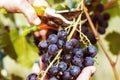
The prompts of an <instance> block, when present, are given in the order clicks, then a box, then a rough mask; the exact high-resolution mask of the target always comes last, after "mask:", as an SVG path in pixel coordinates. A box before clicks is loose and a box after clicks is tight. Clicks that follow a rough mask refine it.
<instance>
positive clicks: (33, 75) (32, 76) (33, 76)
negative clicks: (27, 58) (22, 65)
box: [27, 73, 37, 80]
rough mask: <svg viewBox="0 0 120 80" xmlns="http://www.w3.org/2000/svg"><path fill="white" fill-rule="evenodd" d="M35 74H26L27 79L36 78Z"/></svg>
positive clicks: (32, 79)
mask: <svg viewBox="0 0 120 80" xmlns="http://www.w3.org/2000/svg"><path fill="white" fill-rule="evenodd" d="M36 78H37V74H35V73H31V74H30V75H28V77H27V80H37V79H36Z"/></svg>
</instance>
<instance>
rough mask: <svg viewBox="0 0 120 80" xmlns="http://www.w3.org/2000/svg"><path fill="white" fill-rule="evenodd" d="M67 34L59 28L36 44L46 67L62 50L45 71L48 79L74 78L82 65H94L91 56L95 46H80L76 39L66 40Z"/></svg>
mask: <svg viewBox="0 0 120 80" xmlns="http://www.w3.org/2000/svg"><path fill="white" fill-rule="evenodd" d="M67 36H68V34H67V32H66V31H65V30H60V31H58V33H57V34H51V35H49V36H48V39H47V40H46V41H41V42H39V44H38V47H39V49H40V50H41V52H42V53H43V55H42V58H41V61H42V63H44V64H45V65H46V66H47V67H48V66H49V64H50V63H51V61H53V60H54V58H55V57H56V55H57V54H58V52H59V51H60V50H62V52H61V54H60V56H59V57H57V60H56V61H55V62H54V63H53V64H52V66H51V67H50V69H49V70H48V72H47V75H48V76H49V78H50V79H49V80H75V79H76V78H77V77H78V75H79V74H80V72H81V70H82V69H83V68H84V67H86V66H92V65H94V59H93V58H94V57H95V56H96V54H97V49H96V47H95V46H93V45H90V46H88V47H87V48H82V47H81V46H80V43H79V40H78V39H76V38H72V39H71V40H70V41H67ZM47 67H46V68H47ZM45 70H46V69H45ZM32 75H33V74H32ZM34 76H35V75H34ZM30 77H31V76H29V79H28V80H36V79H30Z"/></svg>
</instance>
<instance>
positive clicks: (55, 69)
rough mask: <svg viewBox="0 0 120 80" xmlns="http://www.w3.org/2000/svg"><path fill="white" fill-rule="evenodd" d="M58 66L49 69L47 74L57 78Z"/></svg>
mask: <svg viewBox="0 0 120 80" xmlns="http://www.w3.org/2000/svg"><path fill="white" fill-rule="evenodd" d="M58 71H59V70H58V66H52V67H51V68H50V69H49V74H50V76H57V75H58Z"/></svg>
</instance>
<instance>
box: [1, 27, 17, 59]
mask: <svg viewBox="0 0 120 80" xmlns="http://www.w3.org/2000/svg"><path fill="white" fill-rule="evenodd" d="M0 47H1V48H3V49H4V52H5V53H6V54H7V55H9V56H10V57H11V58H12V59H14V60H16V59H17V55H16V52H15V50H14V47H13V45H12V42H11V39H10V36H9V33H8V32H7V31H5V29H4V28H3V26H0Z"/></svg>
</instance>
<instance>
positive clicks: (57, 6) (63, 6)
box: [55, 4, 70, 11]
mask: <svg viewBox="0 0 120 80" xmlns="http://www.w3.org/2000/svg"><path fill="white" fill-rule="evenodd" d="M55 10H57V11H59V10H70V8H69V7H68V6H67V5H65V4H58V5H56V7H55Z"/></svg>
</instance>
